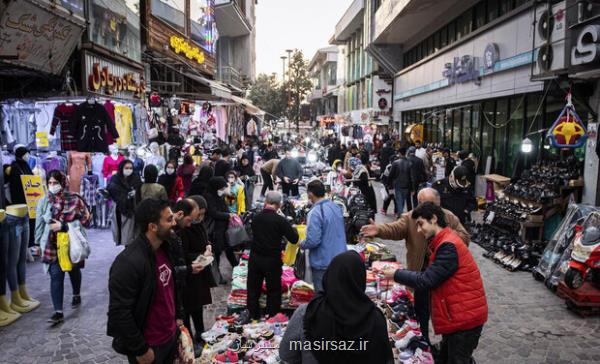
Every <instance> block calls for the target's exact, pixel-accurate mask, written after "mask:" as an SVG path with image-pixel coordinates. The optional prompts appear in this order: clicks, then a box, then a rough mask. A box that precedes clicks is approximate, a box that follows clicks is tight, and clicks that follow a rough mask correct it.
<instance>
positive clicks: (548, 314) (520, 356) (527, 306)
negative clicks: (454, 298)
mask: <svg viewBox="0 0 600 364" xmlns="http://www.w3.org/2000/svg"><path fill="white" fill-rule="evenodd" d="M379 218H380V219H381V218H382V217H381V216H380V217H379ZM384 219H386V220H387V219H388V218H384ZM89 237H90V241H91V242H92V248H93V253H92V254H93V255H92V258H91V259H89V261H88V262H86V268H85V269H84V271H83V288H82V299H83V304H82V306H81V307H80V308H79V309H77V310H72V309H71V308H70V305H69V304H70V299H71V296H70V294H71V289H70V286H69V282H68V279H67V280H66V281H67V282H66V287H65V293H66V295H65V303H66V305H65V322H64V323H63V324H62V325H60V326H58V327H55V328H51V327H49V324H47V323H46V319H47V318H48V317H49V316H50V315H51V314H52V309H51V307H52V305H51V302H50V294H49V286H50V280H49V277H47V276H45V275H44V274H43V273H42V266H41V264H40V263H39V262H36V263H32V264H29V265H28V282H29V289H30V292H31V294H32V295H33V296H35V297H36V298H38V299H39V300H40V301H41V302H42V305H41V307H40V308H38V309H37V310H35V311H33V312H31V313H28V314H25V315H24V316H23V317H22V318H21V319H20V320H19V321H17V322H16V323H14V324H13V325H12V326H10V327H7V328H3V329H0V358H2V360H1V361H2V363H7V364H8V363H20V364H23V363H124V362H125V360H123V357H122V356H119V355H117V354H116V353H114V352H113V351H112V349H111V347H110V340H109V338H108V337H107V336H106V334H105V331H106V311H107V302H108V292H107V276H108V269H109V267H110V264H111V262H112V260H113V259H114V257H115V255H116V254H118V252H119V251H120V250H121V248H117V247H115V246H114V244H113V243H112V238H111V233H110V231H109V230H93V231H90V234H89ZM388 243H389V245H390V246H391V248H392V250H393V251H394V252H395V253H396V254H397V255H398V257H399V258H400V260H401V261H403V260H404V248H403V244H402V243H401V242H388ZM471 251H472V252H473V254H474V255H475V257H476V260H477V262H478V263H479V266H480V268H481V271H482V273H483V277H484V282H485V285H486V289H487V295H488V302H489V305H490V320H489V322H488V324H487V325H486V327H485V329H484V333H483V337H482V339H481V341H480V345H479V349H478V350H477V351H476V358H477V362H478V363H598V362H600V318H587V319H582V318H579V317H577V316H575V315H574V314H572V313H570V312H569V311H567V310H566V308H565V305H564V303H563V301H562V300H561V299H559V298H558V297H556V296H555V295H554V294H553V293H552V292H550V291H548V290H547V289H546V288H545V287H544V286H543V285H542V284H540V283H538V282H536V281H535V280H534V279H533V278H532V277H531V275H530V274H528V273H509V272H507V271H506V270H504V269H502V268H500V267H498V266H496V265H495V264H494V263H492V262H491V261H489V260H487V259H485V258H483V257H482V253H483V250H482V249H481V248H479V247H478V246H471ZM222 261H224V262H226V259H222ZM224 264H225V265H226V267H225V269H226V270H227V269H228V267H227V263H224ZM225 292H226V291H225V289H224V288H218V289H216V290H215V292H214V296H213V297H214V301H215V302H216V303H215V304H213V305H211V307H209V308H208V309H207V310H206V311H205V315H206V316H205V321H206V323H207V324H208V325H210V324H211V323H212V318H213V317H214V316H215V314H216V313H222V312H224V310H225V303H224V302H225V294H226V293H225Z"/></svg>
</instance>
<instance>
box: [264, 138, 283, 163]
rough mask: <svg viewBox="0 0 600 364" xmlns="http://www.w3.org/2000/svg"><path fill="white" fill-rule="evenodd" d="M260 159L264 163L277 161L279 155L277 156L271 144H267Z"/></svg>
mask: <svg viewBox="0 0 600 364" xmlns="http://www.w3.org/2000/svg"><path fill="white" fill-rule="evenodd" d="M262 159H263V161H265V162H267V161H269V160H271V159H279V154H277V151H276V150H275V148H274V147H273V143H271V142H269V144H267V149H266V150H265V153H264V154H263V157H262Z"/></svg>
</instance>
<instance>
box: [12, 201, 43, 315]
mask: <svg viewBox="0 0 600 364" xmlns="http://www.w3.org/2000/svg"><path fill="white" fill-rule="evenodd" d="M6 215H8V216H7V218H6V221H5V222H4V223H5V224H11V223H15V224H21V225H22V226H23V228H26V229H27V231H29V224H28V216H27V205H25V204H18V205H10V206H7V207H6ZM22 219H26V220H25V221H26V222H23V221H22ZM15 220H16V221H19V220H21V221H20V222H11V221H15ZM7 228H8V229H7ZM10 228H11V227H5V229H4V231H7V230H9V229H10ZM21 233H23V231H22V232H21ZM31 233H32V234H33V232H31ZM27 235H28V234H26V236H25V237H21V239H20V240H21V241H14V240H16V239H15V238H14V235H13V234H12V233H11V232H10V231H7V233H5V235H4V237H5V241H6V240H7V239H8V242H9V244H11V243H12V244H18V246H13V247H12V249H11V248H9V249H8V250H9V255H8V257H7V272H8V274H7V276H8V278H9V279H8V283H9V286H10V289H11V304H10V308H11V309H12V310H13V311H17V312H19V313H25V312H29V311H32V310H34V309H36V308H37V307H38V306H39V305H40V302H39V301H37V300H35V299H33V298H31V297H30V296H29V294H28V293H27V286H26V285H25V271H24V269H25V256H26V254H27V246H28V243H29V236H27ZM9 246H10V245H9ZM14 249H18V252H17V254H15V251H14ZM11 252H12V253H13V254H10V253H11ZM15 255H16V257H15ZM20 269H23V271H21V272H19V270H20ZM11 275H13V277H12V279H11Z"/></svg>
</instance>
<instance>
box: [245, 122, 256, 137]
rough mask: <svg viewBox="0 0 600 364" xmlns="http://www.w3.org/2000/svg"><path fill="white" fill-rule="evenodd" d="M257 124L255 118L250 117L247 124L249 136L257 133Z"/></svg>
mask: <svg viewBox="0 0 600 364" xmlns="http://www.w3.org/2000/svg"><path fill="white" fill-rule="evenodd" d="M257 129H258V127H257V125H256V121H254V120H253V119H250V120H249V121H248V124H246V135H247V136H254V135H256V133H257Z"/></svg>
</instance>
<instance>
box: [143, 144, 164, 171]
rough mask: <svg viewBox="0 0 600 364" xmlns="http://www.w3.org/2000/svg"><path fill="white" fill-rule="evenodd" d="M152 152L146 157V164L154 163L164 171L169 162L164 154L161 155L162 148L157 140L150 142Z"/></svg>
mask: <svg viewBox="0 0 600 364" xmlns="http://www.w3.org/2000/svg"><path fill="white" fill-rule="evenodd" d="M150 152H152V155H150V156H149V157H148V158H147V159H146V164H154V165H155V166H156V167H157V168H158V170H159V171H164V170H165V165H166V164H167V162H166V161H165V158H164V157H163V156H162V155H160V150H159V146H158V143H157V142H152V143H150Z"/></svg>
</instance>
